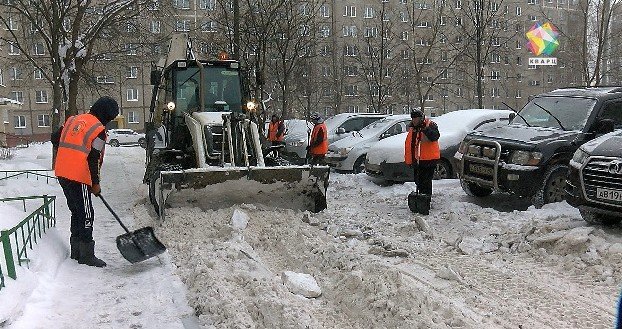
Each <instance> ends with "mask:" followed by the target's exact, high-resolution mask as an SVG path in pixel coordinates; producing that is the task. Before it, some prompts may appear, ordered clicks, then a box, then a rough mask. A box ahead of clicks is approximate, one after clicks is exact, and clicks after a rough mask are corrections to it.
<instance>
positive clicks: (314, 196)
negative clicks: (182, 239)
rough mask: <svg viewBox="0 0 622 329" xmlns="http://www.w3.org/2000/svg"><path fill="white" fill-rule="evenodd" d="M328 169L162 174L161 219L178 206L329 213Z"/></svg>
mask: <svg viewBox="0 0 622 329" xmlns="http://www.w3.org/2000/svg"><path fill="white" fill-rule="evenodd" d="M328 175H329V168H328V167H325V166H314V167H309V166H287V167H248V168H247V167H229V168H226V167H225V168H221V167H211V168H198V169H188V170H180V171H162V172H161V173H160V180H159V187H160V197H159V198H158V199H159V202H158V203H159V206H160V209H161V210H160V216H161V217H163V212H164V210H165V208H166V207H167V206H168V207H177V206H190V207H193V206H194V207H199V208H202V209H220V208H226V207H230V206H232V205H235V204H242V203H246V204H263V205H267V206H271V207H272V206H274V207H278V208H288V209H298V210H309V211H311V212H319V211H322V210H324V209H326V189H327V188H328Z"/></svg>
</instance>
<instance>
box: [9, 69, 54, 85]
mask: <svg viewBox="0 0 622 329" xmlns="http://www.w3.org/2000/svg"><path fill="white" fill-rule="evenodd" d="M34 78H35V80H42V79H43V71H41V70H40V69H35V71H34ZM0 84H2V83H1V81H0Z"/></svg>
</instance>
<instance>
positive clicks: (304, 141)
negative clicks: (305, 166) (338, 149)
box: [282, 113, 388, 163]
mask: <svg viewBox="0 0 622 329" xmlns="http://www.w3.org/2000/svg"><path fill="white" fill-rule="evenodd" d="M387 115H388V114H377V113H341V114H337V115H335V116H333V117H330V118H328V119H326V121H325V123H326V129H328V143H329V144H330V143H333V142H335V141H337V140H339V139H341V138H344V137H347V136H350V133H352V132H354V131H359V130H361V129H363V128H364V127H365V126H367V125H369V124H370V123H372V122H374V121H377V120H380V119H382V118H384V117H386V116H387ZM302 127H304V126H302ZM310 129H313V124H311V126H310ZM295 131H296V133H289V132H288V134H287V135H285V149H284V150H283V152H282V154H283V156H284V157H286V158H287V159H288V160H289V161H290V162H292V163H301V162H302V163H304V162H305V157H306V154H307V149H306V148H307V145H309V134H310V132H311V130H309V131H308V132H306V131H305V132H304V133H302V132H301V131H302V129H296V130H295ZM299 132H300V133H299Z"/></svg>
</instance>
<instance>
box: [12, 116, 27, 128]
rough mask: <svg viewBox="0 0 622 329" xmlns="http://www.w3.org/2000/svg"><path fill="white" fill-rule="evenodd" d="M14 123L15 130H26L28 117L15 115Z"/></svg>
mask: <svg viewBox="0 0 622 329" xmlns="http://www.w3.org/2000/svg"><path fill="white" fill-rule="evenodd" d="M13 123H14V125H13V126H14V127H15V128H26V116H25V115H15V116H13Z"/></svg>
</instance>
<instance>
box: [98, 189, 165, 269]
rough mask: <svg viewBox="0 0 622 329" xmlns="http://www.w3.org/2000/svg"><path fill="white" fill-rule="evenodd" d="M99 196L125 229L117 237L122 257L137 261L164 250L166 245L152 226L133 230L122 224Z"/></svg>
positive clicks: (133, 261)
mask: <svg viewBox="0 0 622 329" xmlns="http://www.w3.org/2000/svg"><path fill="white" fill-rule="evenodd" d="M99 198H100V199H101V200H102V202H103V203H104V205H105V206H106V208H108V210H109V211H110V213H111V214H112V216H114V219H116V220H117V222H119V224H121V227H123V229H124V230H125V232H126V233H125V234H122V235H119V236H118V237H117V249H119V251H120V252H121V255H123V258H125V259H127V260H128V261H129V262H130V263H132V264H134V263H138V262H142V261H143V260H146V259H149V258H151V257H154V256H157V255H159V254H161V253H163V252H165V251H166V247H165V246H164V245H163V244H162V242H160V241H159V240H158V238H156V236H155V234H154V233H153V228H152V227H150V226H148V227H143V228H141V229H138V230H136V231H134V232H130V230H128V229H127V227H125V225H123V222H121V219H120V218H119V216H117V214H116V213H115V212H114V211H113V210H112V208H111V207H110V205H109V204H108V202H106V200H104V197H103V196H102V195H101V194H100V195H99Z"/></svg>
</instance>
